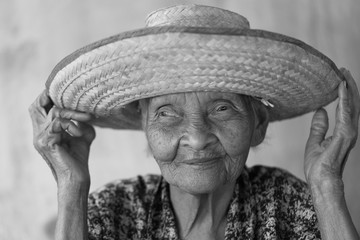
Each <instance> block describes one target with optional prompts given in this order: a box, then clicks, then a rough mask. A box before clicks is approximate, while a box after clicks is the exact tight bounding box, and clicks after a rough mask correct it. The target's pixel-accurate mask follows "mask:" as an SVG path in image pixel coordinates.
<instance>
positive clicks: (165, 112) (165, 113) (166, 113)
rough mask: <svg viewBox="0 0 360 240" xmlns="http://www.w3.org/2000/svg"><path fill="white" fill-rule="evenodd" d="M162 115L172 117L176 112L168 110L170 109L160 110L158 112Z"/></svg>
mask: <svg viewBox="0 0 360 240" xmlns="http://www.w3.org/2000/svg"><path fill="white" fill-rule="evenodd" d="M158 115H159V116H160V117H172V116H174V114H172V113H170V112H168V111H160V112H159V114H158Z"/></svg>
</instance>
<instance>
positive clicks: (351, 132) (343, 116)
mask: <svg viewBox="0 0 360 240" xmlns="http://www.w3.org/2000/svg"><path fill="white" fill-rule="evenodd" d="M349 101H350V99H349V95H348V91H347V88H346V87H345V82H343V83H341V84H340V86H339V102H338V105H337V108H336V122H335V128H334V134H333V136H334V138H339V139H342V140H346V143H348V144H350V145H352V144H354V143H355V141H356V136H357V124H356V125H355V124H354V123H353V118H352V109H351V107H350V105H351V104H350V103H349Z"/></svg>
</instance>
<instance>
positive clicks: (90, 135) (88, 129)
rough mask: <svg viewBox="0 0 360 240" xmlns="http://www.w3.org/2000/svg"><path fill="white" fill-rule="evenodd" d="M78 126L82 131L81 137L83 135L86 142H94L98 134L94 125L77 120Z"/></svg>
mask: <svg viewBox="0 0 360 240" xmlns="http://www.w3.org/2000/svg"><path fill="white" fill-rule="evenodd" d="M77 127H78V128H79V130H80V131H81V137H83V138H84V140H85V141H86V142H88V143H92V141H93V140H94V139H95V136H96V133H95V129H94V127H93V126H92V125H91V124H88V123H84V122H77Z"/></svg>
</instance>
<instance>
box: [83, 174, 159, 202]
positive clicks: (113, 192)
mask: <svg viewBox="0 0 360 240" xmlns="http://www.w3.org/2000/svg"><path fill="white" fill-rule="evenodd" d="M161 179H162V177H161V176H160V175H155V174H147V175H139V176H136V177H132V178H127V179H118V180H115V181H112V182H109V183H107V184H106V185H104V186H102V187H100V188H98V189H97V190H95V191H93V192H92V193H91V194H90V195H89V202H90V204H91V203H94V204H97V205H99V204H102V205H116V204H117V203H121V204H122V205H124V204H127V203H134V202H143V203H144V204H145V203H146V202H148V201H151V198H152V197H153V195H154V194H155V192H156V189H157V188H158V186H159V184H160V182H161Z"/></svg>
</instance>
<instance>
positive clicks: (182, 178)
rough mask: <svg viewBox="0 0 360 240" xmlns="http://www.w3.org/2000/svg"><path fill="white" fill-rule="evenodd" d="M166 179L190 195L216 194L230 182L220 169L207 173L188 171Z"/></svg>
mask: <svg viewBox="0 0 360 240" xmlns="http://www.w3.org/2000/svg"><path fill="white" fill-rule="evenodd" d="M164 177H165V179H166V180H167V181H168V182H169V183H170V184H171V185H173V186H177V187H178V188H179V189H180V190H182V191H184V192H187V193H190V194H194V195H196V194H206V193H211V192H215V191H216V190H217V189H219V188H220V187H222V186H223V185H225V184H226V183H227V182H228V177H227V175H226V174H225V173H224V172H221V171H219V169H214V170H210V169H207V170H205V171H196V170H195V171H194V170H192V171H191V170H187V171H182V172H181V173H179V174H176V176H175V177H173V178H171V179H167V177H166V175H164Z"/></svg>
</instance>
